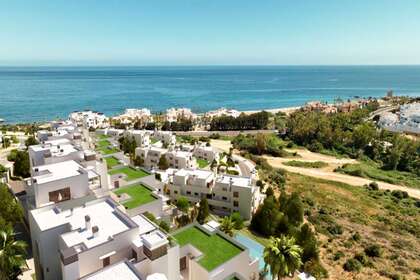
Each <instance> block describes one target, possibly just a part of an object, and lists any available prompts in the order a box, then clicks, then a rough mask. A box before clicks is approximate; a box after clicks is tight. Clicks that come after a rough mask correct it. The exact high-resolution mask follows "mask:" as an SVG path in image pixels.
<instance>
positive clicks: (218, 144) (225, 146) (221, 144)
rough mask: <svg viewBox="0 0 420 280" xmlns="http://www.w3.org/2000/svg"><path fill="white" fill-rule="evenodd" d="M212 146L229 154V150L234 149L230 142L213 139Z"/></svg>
mask: <svg viewBox="0 0 420 280" xmlns="http://www.w3.org/2000/svg"><path fill="white" fill-rule="evenodd" d="M210 144H211V145H212V146H213V147H215V148H217V149H219V150H221V151H223V152H225V153H229V149H230V148H231V147H232V144H231V143H230V141H228V140H218V139H211V141H210Z"/></svg>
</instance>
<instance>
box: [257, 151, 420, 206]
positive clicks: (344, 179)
mask: <svg viewBox="0 0 420 280" xmlns="http://www.w3.org/2000/svg"><path fill="white" fill-rule="evenodd" d="M288 151H290V152H297V153H298V154H299V155H300V156H301V157H296V158H279V157H271V156H264V157H265V158H266V159H267V161H268V163H269V164H270V165H271V166H273V167H277V168H283V169H285V170H287V171H289V172H294V173H298V174H302V175H306V176H311V177H315V178H320V179H325V180H331V181H336V182H341V183H346V184H349V185H352V186H363V185H365V184H369V183H371V182H372V181H374V180H371V179H366V178H362V177H356V176H351V175H346V174H341V173H336V172H334V171H333V170H334V169H335V168H336V167H338V166H341V165H343V164H345V163H356V162H357V161H356V160H354V159H347V158H342V159H338V158H335V157H332V156H327V155H322V154H317V153H312V152H310V151H307V150H302V149H299V150H297V149H291V150H288ZM290 160H296V161H307V162H310V161H323V162H326V163H328V167H325V168H319V169H317V168H303V167H295V166H288V165H284V164H283V163H284V162H286V161H290ZM376 182H377V183H378V186H379V188H380V189H389V190H401V191H406V192H407V193H408V194H409V195H410V196H412V197H415V198H417V199H420V190H418V189H413V188H408V187H404V186H399V185H393V184H389V183H385V182H380V181H376Z"/></svg>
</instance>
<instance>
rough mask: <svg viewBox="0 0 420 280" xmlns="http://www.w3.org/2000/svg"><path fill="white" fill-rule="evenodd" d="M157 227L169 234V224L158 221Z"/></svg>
mask: <svg viewBox="0 0 420 280" xmlns="http://www.w3.org/2000/svg"><path fill="white" fill-rule="evenodd" d="M159 227H160V228H161V229H163V230H164V231H166V232H169V230H170V229H171V228H170V226H169V224H168V223H167V222H165V221H160V223H159Z"/></svg>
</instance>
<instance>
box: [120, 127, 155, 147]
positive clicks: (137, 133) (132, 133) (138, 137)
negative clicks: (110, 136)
mask: <svg viewBox="0 0 420 280" xmlns="http://www.w3.org/2000/svg"><path fill="white" fill-rule="evenodd" d="M151 134H152V131H149V130H134V129H130V130H126V131H124V134H123V135H124V137H132V138H134V140H135V141H136V145H137V147H148V146H150V135H151Z"/></svg>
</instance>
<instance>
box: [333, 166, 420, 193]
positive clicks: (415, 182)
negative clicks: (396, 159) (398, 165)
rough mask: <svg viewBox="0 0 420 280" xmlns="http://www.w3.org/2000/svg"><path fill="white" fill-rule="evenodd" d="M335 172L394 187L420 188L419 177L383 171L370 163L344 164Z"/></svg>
mask: <svg viewBox="0 0 420 280" xmlns="http://www.w3.org/2000/svg"><path fill="white" fill-rule="evenodd" d="M335 171H337V172H340V173H345V174H349V175H352V176H358V177H364V178H369V179H373V180H378V181H383V182H387V183H391V184H396V185H404V186H407V187H412V188H420V177H419V176H418V175H416V174H414V173H411V172H406V171H398V170H383V169H381V168H379V167H378V164H377V163H375V162H372V161H370V162H369V163H368V162H361V163H357V164H345V165H343V166H342V167H341V168H337V169H336V170H335Z"/></svg>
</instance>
